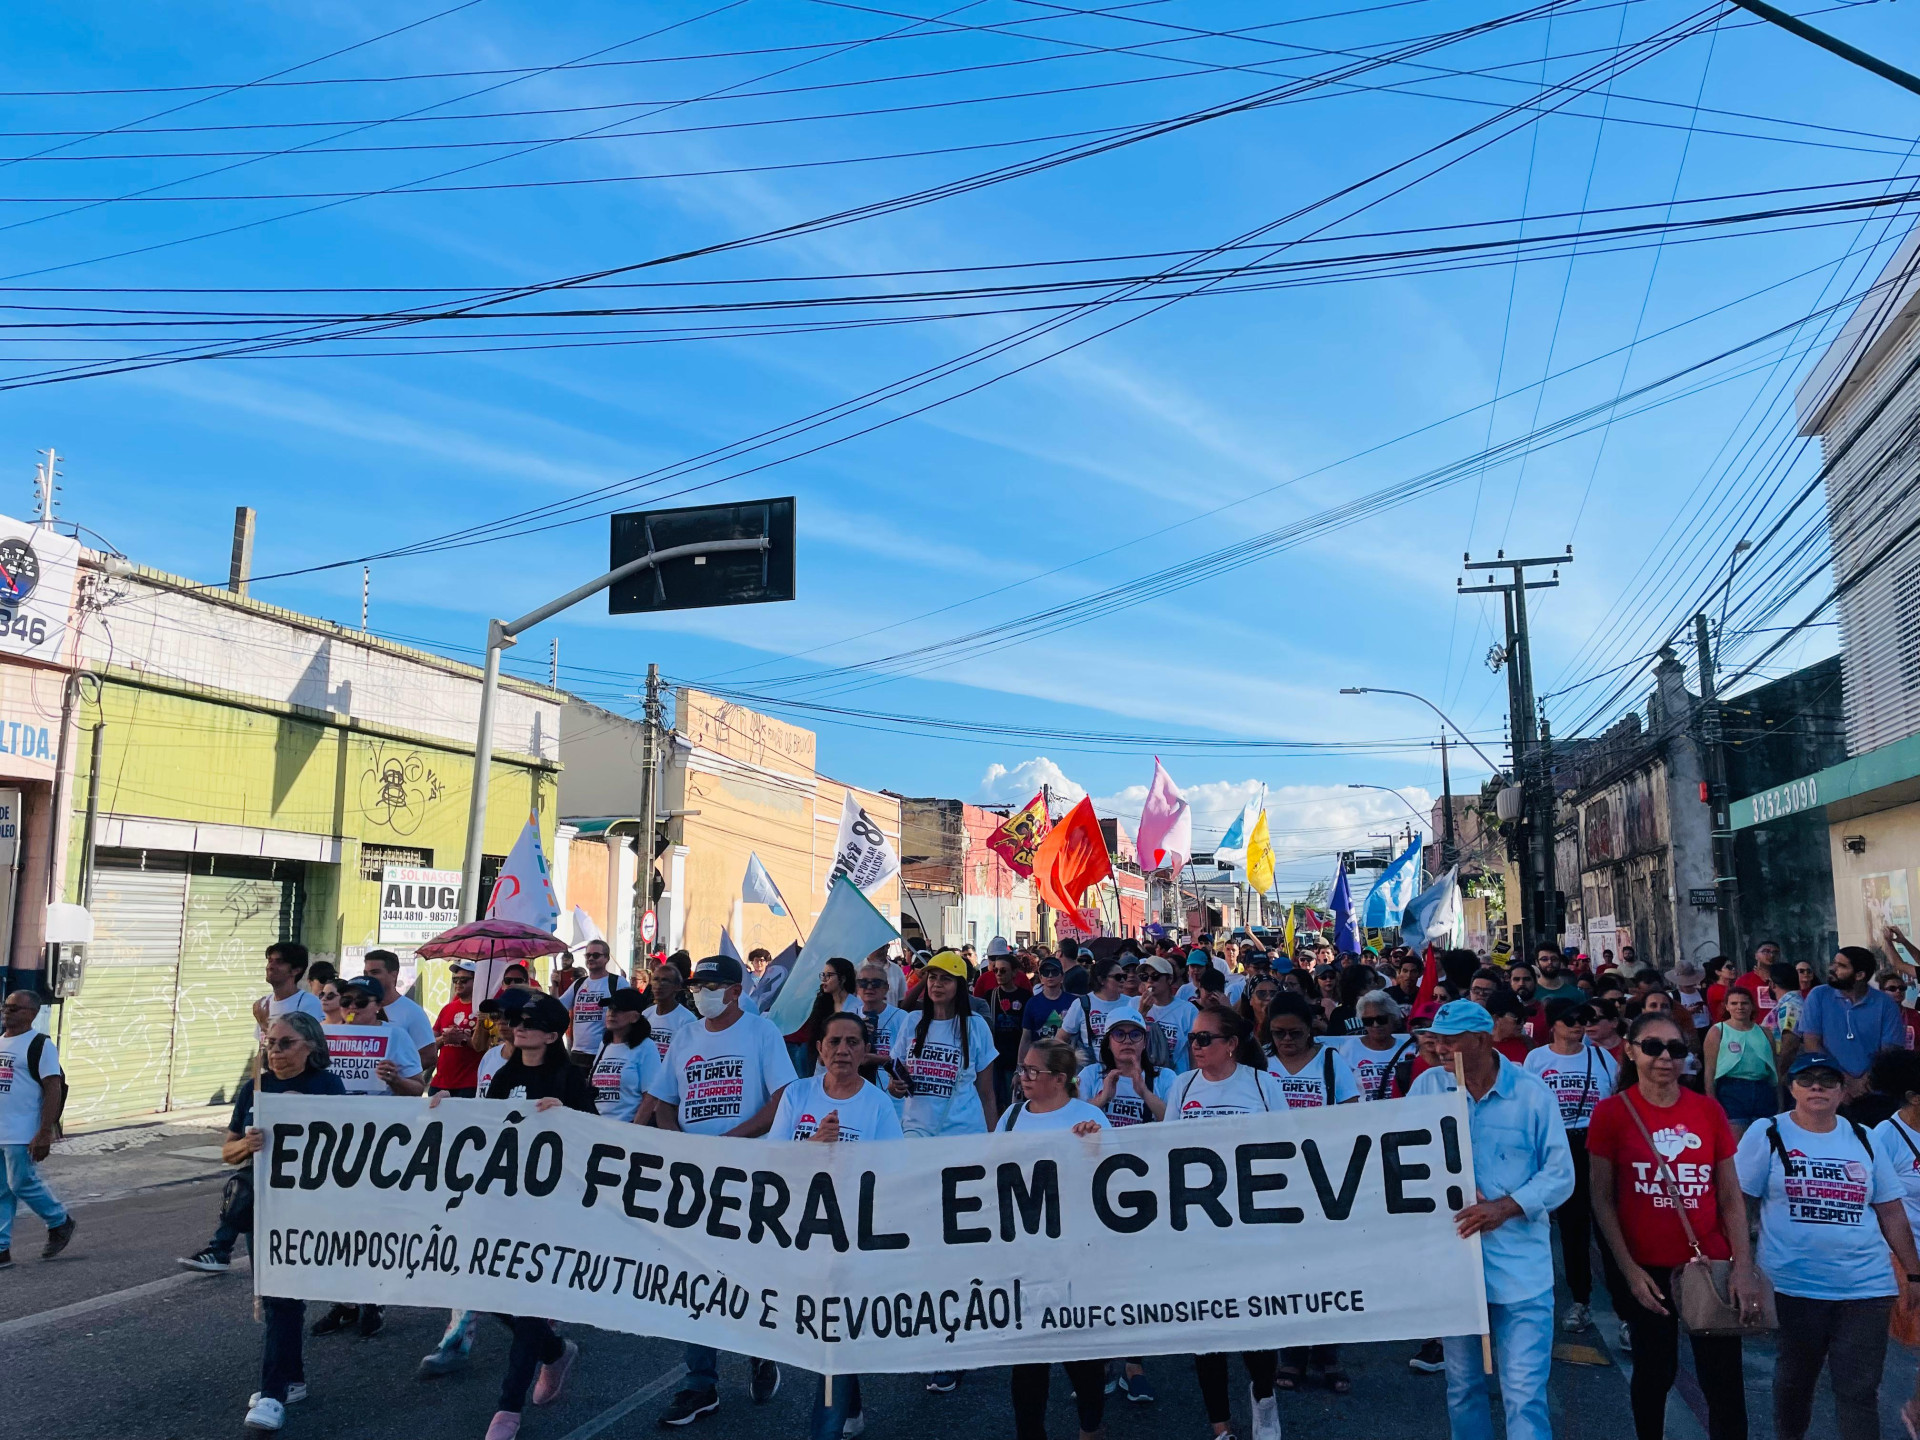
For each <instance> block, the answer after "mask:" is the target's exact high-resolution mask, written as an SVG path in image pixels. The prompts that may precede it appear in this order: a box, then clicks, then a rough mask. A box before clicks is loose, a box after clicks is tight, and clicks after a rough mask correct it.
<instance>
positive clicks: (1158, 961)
mask: <svg viewBox="0 0 1920 1440" xmlns="http://www.w3.org/2000/svg"><path fill="white" fill-rule="evenodd" d="M1140 968H1141V969H1143V970H1151V971H1153V973H1154V974H1156V975H1171V974H1173V962H1172V961H1171V960H1169V959H1167V957H1166V956H1164V955H1149V956H1147V958H1146V959H1144V960H1142V961H1141V962H1140Z"/></svg>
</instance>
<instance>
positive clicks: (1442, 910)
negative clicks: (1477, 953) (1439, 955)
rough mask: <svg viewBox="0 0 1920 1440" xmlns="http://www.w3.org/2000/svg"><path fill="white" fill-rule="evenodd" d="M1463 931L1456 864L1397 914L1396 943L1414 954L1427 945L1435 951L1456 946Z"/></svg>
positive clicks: (1464, 919) (1464, 927)
mask: <svg viewBox="0 0 1920 1440" xmlns="http://www.w3.org/2000/svg"><path fill="white" fill-rule="evenodd" d="M1466 930H1467V927H1466V917H1465V916H1464V915H1463V914H1462V913H1461V906H1460V867H1459V866H1458V865H1456V866H1454V867H1453V868H1452V869H1451V870H1449V871H1447V873H1446V874H1444V875H1442V876H1441V877H1440V878H1439V879H1438V880H1436V881H1434V882H1433V884H1431V885H1429V886H1428V887H1427V888H1426V889H1424V890H1422V891H1421V892H1420V893H1419V894H1418V895H1416V896H1414V897H1413V899H1411V900H1409V901H1408V902H1407V908H1406V910H1405V912H1404V913H1403V914H1402V915H1401V916H1400V943H1401V944H1402V945H1405V946H1408V947H1409V948H1411V949H1412V951H1413V953H1414V954H1416V955H1418V954H1419V953H1420V952H1421V951H1423V950H1425V949H1426V947H1427V946H1429V945H1431V946H1433V948H1434V949H1436V950H1452V949H1456V948H1458V947H1459V946H1460V945H1461V943H1462V942H1463V941H1464V940H1465V939H1466Z"/></svg>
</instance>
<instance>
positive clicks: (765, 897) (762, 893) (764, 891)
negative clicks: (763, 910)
mask: <svg viewBox="0 0 1920 1440" xmlns="http://www.w3.org/2000/svg"><path fill="white" fill-rule="evenodd" d="M740 898H741V899H742V900H744V901H746V902H747V904H749V905H764V906H766V907H767V908H768V909H769V910H771V911H772V912H773V913H774V914H776V915H785V914H786V913H787V902H786V901H785V900H783V899H781V898H780V887H779V886H778V885H776V884H774V883H773V876H771V875H769V874H768V873H767V867H766V866H764V865H762V864H761V863H760V857H759V856H758V855H751V854H750V855H748V856H747V878H746V879H744V880H742V881H741V882H740Z"/></svg>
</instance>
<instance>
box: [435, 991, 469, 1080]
mask: <svg viewBox="0 0 1920 1440" xmlns="http://www.w3.org/2000/svg"><path fill="white" fill-rule="evenodd" d="M471 1024H473V1006H472V1004H471V1003H469V1002H468V1001H465V1000H449V1001H448V1002H447V1003H446V1004H444V1005H442V1006H441V1007H440V1013H439V1014H438V1015H437V1016H435V1017H434V1021H433V1035H434V1038H435V1039H436V1040H437V1039H439V1038H440V1037H441V1036H442V1035H444V1034H446V1033H447V1031H449V1030H451V1029H453V1028H454V1027H455V1026H456V1025H471ZM479 1079H480V1052H479V1051H477V1050H475V1049H474V1048H473V1047H472V1046H471V1045H445V1044H443V1045H441V1047H440V1054H439V1057H438V1058H437V1059H436V1060H435V1061H434V1066H433V1088H434V1089H436V1090H465V1089H468V1088H470V1087H471V1086H473V1085H475V1084H477V1083H478V1082H479Z"/></svg>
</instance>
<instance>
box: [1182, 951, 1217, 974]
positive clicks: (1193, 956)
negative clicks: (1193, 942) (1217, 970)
mask: <svg viewBox="0 0 1920 1440" xmlns="http://www.w3.org/2000/svg"><path fill="white" fill-rule="evenodd" d="M1187 964H1189V965H1198V966H1199V967H1200V968H1201V969H1203V970H1208V969H1211V968H1212V967H1213V956H1211V955H1209V954H1208V953H1207V952H1206V951H1204V950H1189V951H1188V952H1187Z"/></svg>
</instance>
